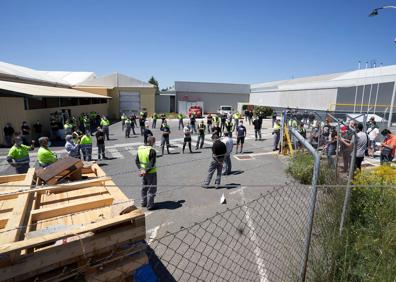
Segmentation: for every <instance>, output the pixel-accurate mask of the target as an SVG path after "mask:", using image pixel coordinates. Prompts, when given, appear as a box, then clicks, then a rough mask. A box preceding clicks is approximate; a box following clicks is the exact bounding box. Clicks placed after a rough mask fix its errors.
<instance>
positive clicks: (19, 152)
mask: <svg viewBox="0 0 396 282" xmlns="http://www.w3.org/2000/svg"><path fill="white" fill-rule="evenodd" d="M32 150H34V140H32V145H31V146H26V145H23V141H22V137H21V136H17V137H15V144H14V146H12V147H11V149H10V150H9V151H8V156H7V162H8V163H9V164H10V165H11V166H13V167H14V168H15V173H16V174H20V173H26V172H27V171H28V169H29V167H30V166H29V163H30V158H29V151H32Z"/></svg>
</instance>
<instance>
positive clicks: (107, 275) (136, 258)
mask: <svg viewBox="0 0 396 282" xmlns="http://www.w3.org/2000/svg"><path fill="white" fill-rule="evenodd" d="M147 263H148V257H147V255H146V254H145V253H138V254H135V255H133V256H126V257H125V258H124V259H122V260H120V261H117V262H114V263H111V264H109V265H106V267H105V268H104V269H103V270H101V271H97V272H95V273H92V274H90V275H86V276H85V279H86V281H92V282H94V281H95V282H96V281H122V279H124V278H126V277H130V276H132V273H133V272H134V271H135V270H136V269H138V268H139V267H141V266H143V265H145V264H147Z"/></svg>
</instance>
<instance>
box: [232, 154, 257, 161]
mask: <svg viewBox="0 0 396 282" xmlns="http://www.w3.org/2000/svg"><path fill="white" fill-rule="evenodd" d="M234 158H236V159H237V160H240V161H247V160H253V157H252V156H250V155H234Z"/></svg>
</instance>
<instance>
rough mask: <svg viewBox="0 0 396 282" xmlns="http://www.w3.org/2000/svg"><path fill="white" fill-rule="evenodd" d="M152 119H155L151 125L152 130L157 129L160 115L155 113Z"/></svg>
mask: <svg viewBox="0 0 396 282" xmlns="http://www.w3.org/2000/svg"><path fill="white" fill-rule="evenodd" d="M151 118H152V119H153V123H152V124H151V128H156V127H157V119H158V114H157V113H153V115H152V116H151Z"/></svg>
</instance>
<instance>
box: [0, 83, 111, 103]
mask: <svg viewBox="0 0 396 282" xmlns="http://www.w3.org/2000/svg"><path fill="white" fill-rule="evenodd" d="M0 89H3V90H6V91H11V92H14V93H17V94H22V96H35V97H53V98H58V97H60V98H104V99H110V98H111V97H108V96H103V95H99V94H93V93H88V92H84V91H78V90H75V89H71V88H63V87H51V86H43V85H35V84H27V83H18V82H10V81H0Z"/></svg>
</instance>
